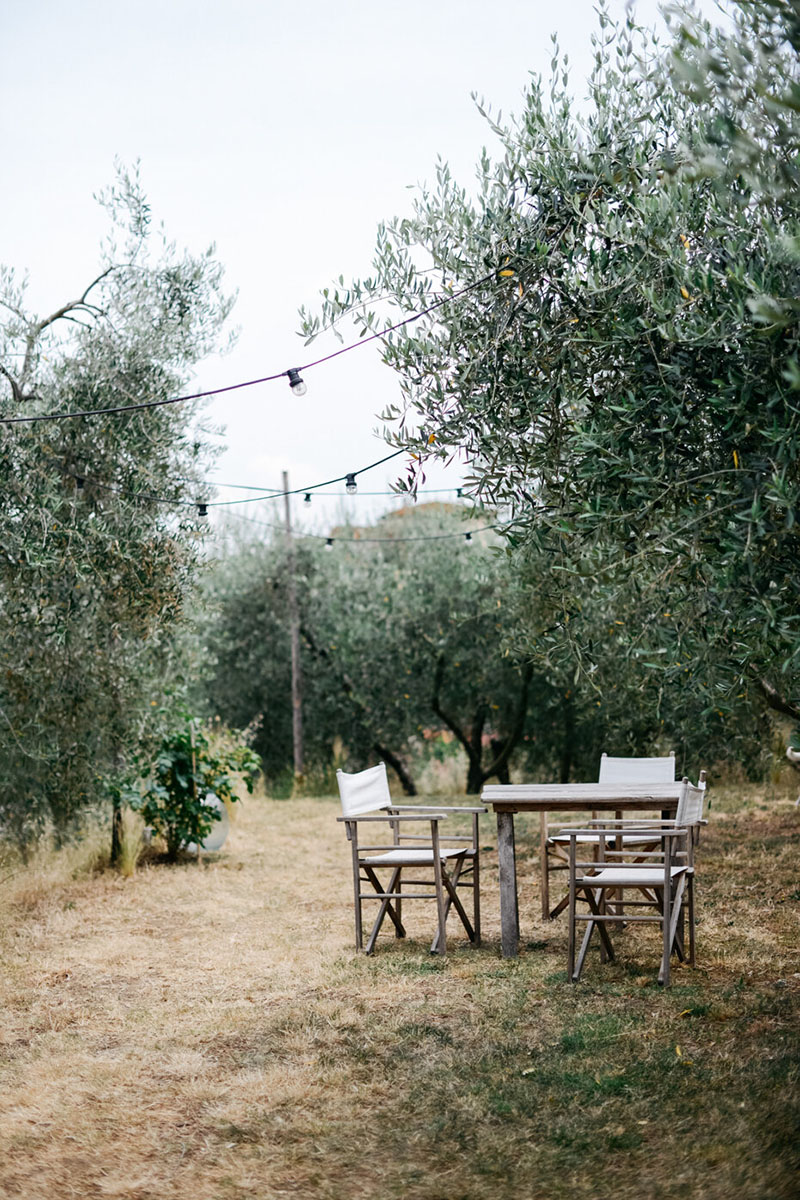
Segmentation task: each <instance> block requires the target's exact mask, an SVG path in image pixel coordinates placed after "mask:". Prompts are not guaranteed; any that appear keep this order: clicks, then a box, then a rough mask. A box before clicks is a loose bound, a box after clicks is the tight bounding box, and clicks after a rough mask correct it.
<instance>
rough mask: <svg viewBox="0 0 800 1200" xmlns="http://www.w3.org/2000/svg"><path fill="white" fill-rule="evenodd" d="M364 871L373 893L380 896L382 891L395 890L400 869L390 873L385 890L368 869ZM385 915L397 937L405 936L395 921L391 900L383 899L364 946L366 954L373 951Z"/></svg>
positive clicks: (398, 923) (400, 926)
mask: <svg viewBox="0 0 800 1200" xmlns="http://www.w3.org/2000/svg"><path fill="white" fill-rule="evenodd" d="M364 870H365V871H366V873H367V876H368V878H369V881H370V883H371V884H372V886H373V887H374V888H375V891H376V892H377V893H378V895H379V896H380V895H381V894H382V893H383V892H384V891H387V892H393V891H394V890H395V886H396V884H397V880H398V879H399V878H400V870H401V868H400V867H395V869H394V871H393V872H392V877H391V879H390V880H389V885H388V887H386V888H383V887H381V882H380V880H379V879H378V877H377V875H376V874H375V872H374V871H373V870H372V869H371V868H370V867H365V868H364ZM387 913H388V915H389V917H390V919H391V921H392V924H393V925H394V927H395V929H396V930H397V931H398V937H405V936H406V931H405V929H404V928H403V926H402V925H401V924H400V922H399V921H398V919H397V914H396V913H395V911H394V908H393V906H392V902H391V900H388V899H387V898H385V897H384V899H383V900H382V901H381V906H380V908H379V909H378V915H377V917H376V918H375V924H374V925H373V926H372V932H371V933H370V935H369V938H368V939H367V945H366V952H367V954H372V951H373V950H374V949H375V942H376V941H377V938H378V934H379V933H380V929H381V925H382V924H383V920H384V917H385V916H386V915H387Z"/></svg>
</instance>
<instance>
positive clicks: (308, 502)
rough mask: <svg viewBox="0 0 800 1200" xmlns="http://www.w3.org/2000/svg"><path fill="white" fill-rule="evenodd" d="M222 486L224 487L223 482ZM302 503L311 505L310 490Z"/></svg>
mask: <svg viewBox="0 0 800 1200" xmlns="http://www.w3.org/2000/svg"><path fill="white" fill-rule="evenodd" d="M222 486H223V487H224V486H225V484H223V485H222ZM303 504H305V505H306V507H307V508H310V507H311V492H306V494H305V496H303Z"/></svg>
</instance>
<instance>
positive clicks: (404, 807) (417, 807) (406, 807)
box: [392, 804, 489, 813]
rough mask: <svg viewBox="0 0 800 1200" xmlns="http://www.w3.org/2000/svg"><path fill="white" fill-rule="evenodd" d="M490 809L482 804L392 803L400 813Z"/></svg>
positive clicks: (465, 811) (470, 811)
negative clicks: (472, 805) (445, 805)
mask: <svg viewBox="0 0 800 1200" xmlns="http://www.w3.org/2000/svg"><path fill="white" fill-rule="evenodd" d="M488 811H489V810H488V808H484V806H483V805H482V804H481V805H476V806H474V807H470V806H469V805H450V804H448V805H447V807H446V808H445V807H444V806H442V807H441V808H440V807H439V805H438V804H431V805H424V804H393V805H392V812H398V813H403V812H443V813H459V812H462V813H485V812H488Z"/></svg>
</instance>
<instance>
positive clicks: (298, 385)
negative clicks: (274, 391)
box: [286, 367, 308, 396]
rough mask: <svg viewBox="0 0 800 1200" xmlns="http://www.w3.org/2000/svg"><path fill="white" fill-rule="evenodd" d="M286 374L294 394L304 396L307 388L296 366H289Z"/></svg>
mask: <svg viewBox="0 0 800 1200" xmlns="http://www.w3.org/2000/svg"><path fill="white" fill-rule="evenodd" d="M286 374H287V375H288V376H289V387H290V388H291V389H292V391H293V392H294V394H295V396H305V394H306V391H307V390H308V389H307V388H306V385H305V384H304V383H303V380H302V378H301V376H300V372H299V371H298V370H297V367H291V368H290V369H289V370H288V371H287V372H286Z"/></svg>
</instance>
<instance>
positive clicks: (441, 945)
mask: <svg viewBox="0 0 800 1200" xmlns="http://www.w3.org/2000/svg"><path fill="white" fill-rule="evenodd" d="M433 878H434V883H435V885H436V912H437V914H438V917H439V932H438V934H437V935H436V939H435V943H434V944H435V945H436V950H433V947H431V952H432V953H433V954H442V955H444V954H446V953H447V930H446V922H447V914H446V911H445V901H444V888H443V885H442V857H441V855H440V853H439V837H438V830H437V831H435V832H434V835H433Z"/></svg>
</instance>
